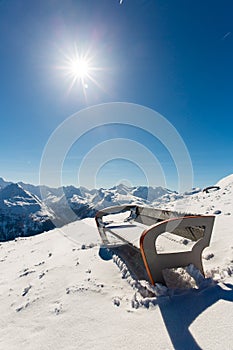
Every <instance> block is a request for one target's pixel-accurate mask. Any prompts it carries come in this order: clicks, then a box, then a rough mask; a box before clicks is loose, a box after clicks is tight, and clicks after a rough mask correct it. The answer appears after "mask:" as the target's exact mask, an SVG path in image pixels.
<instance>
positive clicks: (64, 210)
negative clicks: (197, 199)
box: [0, 178, 201, 241]
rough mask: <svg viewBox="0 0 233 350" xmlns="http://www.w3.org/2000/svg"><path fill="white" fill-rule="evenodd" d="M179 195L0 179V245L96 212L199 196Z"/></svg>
mask: <svg viewBox="0 0 233 350" xmlns="http://www.w3.org/2000/svg"><path fill="white" fill-rule="evenodd" d="M200 191H201V189H192V190H191V191H190V192H186V193H184V194H178V193H177V192H176V191H172V190H169V189H167V188H163V187H155V188H153V187H146V186H138V187H128V186H125V185H123V184H119V185H117V186H114V187H112V188H110V189H104V188H100V189H92V190H89V189H87V188H84V187H79V188H76V187H75V186H65V187H60V188H51V187H48V186H40V185H38V186H35V185H32V184H25V183H23V182H19V183H12V182H9V181H5V180H4V179H3V178H0V218H1V220H0V241H6V240H11V239H14V238H16V237H20V236H30V235H34V234H37V233H41V232H43V231H48V230H50V229H52V228H54V227H61V226H63V225H65V224H67V223H69V222H72V221H75V220H79V219H83V218H87V217H94V215H95V213H96V211H97V210H99V209H102V208H105V207H109V206H114V205H120V204H126V203H130V204H137V205H143V206H145V205H150V206H157V205H159V204H161V203H163V204H164V205H165V204H166V203H170V202H172V201H174V200H177V199H180V198H183V197H184V196H187V195H191V194H193V193H197V192H200Z"/></svg>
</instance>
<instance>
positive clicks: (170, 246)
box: [95, 205, 215, 285]
mask: <svg viewBox="0 0 233 350" xmlns="http://www.w3.org/2000/svg"><path fill="white" fill-rule="evenodd" d="M214 219H215V217H214V216H210V215H208V216H207V215H190V214H182V213H179V212H176V211H168V210H162V209H156V208H146V207H140V206H137V205H121V206H114V207H109V208H106V209H103V210H100V211H99V212H97V214H96V217H95V220H96V224H97V227H98V231H99V234H100V237H101V240H102V245H103V246H104V247H107V248H115V247H120V246H123V245H124V246H125V245H127V246H128V247H132V248H133V249H135V250H137V252H138V253H140V255H141V257H142V260H143V263H144V266H145V269H146V272H147V275H148V278H149V280H150V282H151V283H152V284H153V285H154V284H155V283H156V282H160V283H165V280H164V277H163V270H164V269H170V268H178V267H185V266H188V265H189V264H193V265H194V266H196V267H197V268H198V269H199V270H200V272H201V273H202V274H204V270H203V265H202V252H203V250H204V249H205V248H206V247H208V246H209V243H210V238H211V233H212V229H213V225H214ZM177 248H178V251H177Z"/></svg>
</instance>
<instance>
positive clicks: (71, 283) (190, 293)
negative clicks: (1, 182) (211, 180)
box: [0, 180, 233, 350]
mask: <svg viewBox="0 0 233 350" xmlns="http://www.w3.org/2000/svg"><path fill="white" fill-rule="evenodd" d="M222 183H224V185H221V189H220V190H219V191H216V192H212V193H210V194H204V193H202V192H199V193H196V194H192V195H189V197H187V196H186V198H180V199H179V200H177V201H174V202H173V203H170V205H169V204H168V203H167V204H166V205H167V206H170V207H171V208H172V209H174V208H178V209H180V210H182V211H183V210H186V209H187V211H192V212H203V213H205V212H209V213H213V212H214V211H216V210H219V211H221V213H219V214H217V217H216V224H215V227H214V232H213V235H212V241H211V245H210V247H209V248H207V249H206V250H205V252H204V257H205V259H204V266H205V271H206V275H207V277H208V278H207V279H204V280H203V279H202V278H200V276H199V275H198V272H197V271H196V270H195V269H192V268H189V272H190V274H192V275H193V276H194V279H196V282H197V285H198V286H197V288H194V289H178V290H174V289H167V288H166V287H163V286H160V285H156V286H155V287H153V288H152V287H150V286H149V285H148V283H146V282H143V281H138V280H135V279H133V277H132V276H130V274H129V271H128V270H127V266H126V265H125V264H124V263H123V262H122V261H120V260H119V258H118V257H117V256H115V255H114V256H113V258H112V259H111V257H110V256H106V257H105V258H106V260H103V254H101V256H102V258H101V257H100V252H101V251H100V248H99V243H100V242H99V237H98V232H97V229H96V227H95V223H94V220H93V219H91V218H89V219H84V220H82V221H77V222H74V223H71V224H68V225H66V226H64V227H63V228H61V229H55V230H53V231H50V232H47V233H43V234H41V235H38V236H34V237H27V238H18V239H17V240H16V241H10V242H4V243H1V245H0V264H1V269H0V274H1V279H0V280H1V283H0V323H1V327H0V348H1V349H9V350H11V349H12V350H14V349H17V350H18V349H26V350H27V349H32V348H33V349H43V350H44V349H45V350H46V349H80V348H81V349H91V348H93V349H103V348H106V347H107V348H109V349H118V348H121V349H154V348H157V349H164V350H165V349H180V350H181V349H206V350H210V349H211V350H212V349H225V350H229V349H232V344H233V333H232V319H233V304H232V302H233V239H232V235H233V232H232V227H233V210H232V209H233V207H232V204H233V201H232V194H233V192H232V191H233V187H232V183H231V182H228V181H227V183H226V182H225V180H224V181H223V182H222ZM224 193H225V194H224ZM187 198H189V206H188V208H187V203H186V202H187ZM122 276H124V278H122ZM180 277H181V280H180V283H179V286H180V287H182V286H183V287H185V286H186V285H187V283H186V282H187V273H183V274H182V272H180ZM182 278H183V284H182Z"/></svg>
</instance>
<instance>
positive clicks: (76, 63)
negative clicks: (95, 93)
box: [56, 44, 105, 98]
mask: <svg viewBox="0 0 233 350" xmlns="http://www.w3.org/2000/svg"><path fill="white" fill-rule="evenodd" d="M60 52H61V54H62V56H63V57H62V61H63V62H62V64H59V65H57V66H56V68H57V69H59V70H60V71H61V72H62V74H63V77H64V78H65V79H66V81H67V83H68V94H69V93H70V92H71V90H73V89H74V88H75V89H77V91H80V88H81V91H82V92H83V94H84V95H85V98H87V89H88V88H89V87H92V86H93V85H96V86H97V87H98V88H100V89H102V90H104V88H103V87H102V86H101V85H100V84H99V82H98V80H99V79H98V78H99V74H100V73H101V71H103V70H105V68H103V67H100V66H98V64H97V62H96V54H94V53H93V52H91V50H90V49H87V50H86V51H84V50H80V48H79V49H78V46H77V45H76V44H75V45H74V46H73V48H70V49H69V50H67V51H64V50H61V51H60Z"/></svg>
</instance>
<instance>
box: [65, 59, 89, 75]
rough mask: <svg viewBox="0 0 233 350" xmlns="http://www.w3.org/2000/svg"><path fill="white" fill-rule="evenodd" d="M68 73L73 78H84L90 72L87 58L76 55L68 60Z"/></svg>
mask: <svg viewBox="0 0 233 350" xmlns="http://www.w3.org/2000/svg"><path fill="white" fill-rule="evenodd" d="M67 68H68V70H69V71H70V75H71V76H73V78H75V79H81V80H84V79H85V78H87V77H88V76H89V74H90V71H91V67H90V65H89V62H88V60H87V59H84V58H79V57H76V58H75V59H71V60H70V66H68V67H67Z"/></svg>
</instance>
